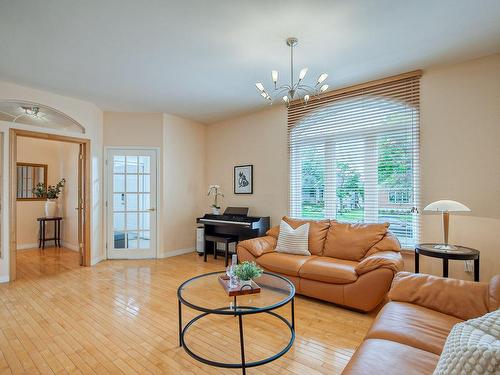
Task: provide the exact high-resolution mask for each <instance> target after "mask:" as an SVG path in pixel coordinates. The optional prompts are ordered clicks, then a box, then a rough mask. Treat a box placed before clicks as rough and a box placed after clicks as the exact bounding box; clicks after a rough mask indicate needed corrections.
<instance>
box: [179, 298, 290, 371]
mask: <svg viewBox="0 0 500 375" xmlns="http://www.w3.org/2000/svg"><path fill="white" fill-rule="evenodd" d="M289 303H290V304H291V314H292V317H291V322H290V321H288V320H287V319H286V318H285V317H283V316H281V315H279V314H277V313H275V312H274V311H272V310H267V311H259V312H256V313H266V314H269V315H271V316H274V317H276V318H278V319H279V320H281V321H282V322H283V323H284V324H285V325H286V326H287V327H288V328H289V329H290V341H289V342H288V344H287V345H286V346H285V347H284V348H283V349H282V350H281V351H279V352H278V353H276V354H274V355H272V356H270V357H268V358H265V359H262V360H259V361H253V362H246V360H245V340H244V331H243V315H248V314H238V313H236V310H235V314H234V317H235V316H238V328H239V338H240V354H241V362H240V363H225V362H216V361H211V360H209V359H206V358H203V357H201V356H199V355H198V354H196V353H194V352H193V351H192V350H191V349H190V348H189V347H188V346H187V345H186V342H185V340H184V337H185V335H186V332H187V331H188V330H189V328H190V327H191V326H192V325H193V324H194V323H195V322H196V321H198V320H199V319H201V318H204V317H205V316H208V315H211V314H216V311H224V310H226V311H230V308H228V307H227V306H225V307H221V308H219V309H215V310H214V312H204V313H202V314H200V315H197V316H196V317H194V318H193V319H191V320H190V321H189V322H188V323H187V324H186V325H185V326H184V327H183V326H182V325H183V324H182V303H181V301H180V300H179V346H181V347H183V348H184V350H185V351H186V353H188V354H189V355H190V356H191V357H193V358H194V359H196V360H197V361H199V362H202V363H205V364H207V365H209V366H214V367H223V368H241V370H242V373H243V374H246V369H247V368H250V367H256V366H261V365H264V364H266V363H269V362H272V361H274V360H276V359H278V358H280V357H281V356H283V355H284V354H285V353H287V352H288V351H289V350H290V348H291V347H292V345H293V343H294V341H295V303H294V298H292V299H291V300H290V302H289ZM235 306H236V304H235ZM238 309H240V310H241V309H243V310H249V311H251V310H253V309H255V307H253V306H238ZM228 316H232V315H228Z"/></svg>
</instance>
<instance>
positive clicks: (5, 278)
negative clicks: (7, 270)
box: [0, 275, 10, 283]
mask: <svg viewBox="0 0 500 375" xmlns="http://www.w3.org/2000/svg"><path fill="white" fill-rule="evenodd" d="M9 281H10V278H9V276H7V275H4V276H0V283H8V282H9Z"/></svg>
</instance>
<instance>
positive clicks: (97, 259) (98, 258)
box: [90, 255, 107, 266]
mask: <svg viewBox="0 0 500 375" xmlns="http://www.w3.org/2000/svg"><path fill="white" fill-rule="evenodd" d="M106 259H107V258H106V255H100V256H98V257H95V258H92V259H91V261H90V265H91V266H95V265H96V264H97V263H100V262H102V261H103V260H106Z"/></svg>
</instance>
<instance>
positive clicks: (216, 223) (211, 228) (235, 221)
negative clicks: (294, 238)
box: [196, 207, 270, 247]
mask: <svg viewBox="0 0 500 375" xmlns="http://www.w3.org/2000/svg"><path fill="white" fill-rule="evenodd" d="M196 222H197V223H198V224H203V226H204V227H205V235H231V236H235V237H236V238H237V240H238V242H239V241H243V240H248V239H250V238H255V237H261V236H265V235H266V232H267V231H268V230H269V223H270V218H269V216H266V217H259V216H248V207H228V208H226V210H225V211H224V214H222V215H212V214H206V215H205V216H203V217H199V218H198V219H196ZM205 247H206V244H205Z"/></svg>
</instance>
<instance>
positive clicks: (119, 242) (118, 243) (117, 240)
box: [113, 231, 125, 249]
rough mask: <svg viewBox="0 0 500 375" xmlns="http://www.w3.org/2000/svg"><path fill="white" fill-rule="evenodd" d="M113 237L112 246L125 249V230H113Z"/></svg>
mask: <svg viewBox="0 0 500 375" xmlns="http://www.w3.org/2000/svg"><path fill="white" fill-rule="evenodd" d="M113 239H114V248H115V249H125V232H123V231H114V232H113Z"/></svg>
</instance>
